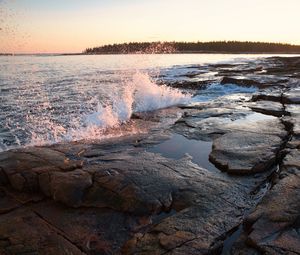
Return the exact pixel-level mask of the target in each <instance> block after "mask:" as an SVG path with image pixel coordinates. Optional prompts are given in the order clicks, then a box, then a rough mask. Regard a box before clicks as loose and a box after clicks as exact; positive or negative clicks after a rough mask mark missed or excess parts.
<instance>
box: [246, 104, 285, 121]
mask: <svg viewBox="0 0 300 255" xmlns="http://www.w3.org/2000/svg"><path fill="white" fill-rule="evenodd" d="M249 107H250V108H251V109H252V110H253V111H255V112H259V113H262V114H268V115H272V116H276V117H281V116H284V115H285V114H286V112H285V109H284V107H283V105H282V104H281V103H279V102H271V101H265V100H261V101H257V102H255V103H251V104H249Z"/></svg>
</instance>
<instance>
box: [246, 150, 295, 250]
mask: <svg viewBox="0 0 300 255" xmlns="http://www.w3.org/2000/svg"><path fill="white" fill-rule="evenodd" d="M299 159H300V152H299V150H294V151H293V152H292V153H290V154H288V156H287V157H286V158H285V159H284V162H283V166H282V172H281V174H282V177H281V178H280V180H278V182H277V184H275V186H274V187H273V188H272V189H271V190H270V192H269V193H268V194H267V195H266V196H265V197H264V198H263V200H262V201H261V203H260V204H259V206H258V207H257V208H256V210H255V211H254V212H253V213H252V214H251V215H250V216H249V217H248V218H247V224H248V225H250V226H251V231H250V233H249V235H248V239H247V243H248V244H249V245H250V246H254V247H257V248H258V249H259V250H260V251H262V252H266V253H268V254H278V253H280V254H298V253H299V252H300V245H299V243H300V233H299V228H300V221H299V220H300V218H299V213H300V191H299V185H300V163H299V162H300V161H299Z"/></svg>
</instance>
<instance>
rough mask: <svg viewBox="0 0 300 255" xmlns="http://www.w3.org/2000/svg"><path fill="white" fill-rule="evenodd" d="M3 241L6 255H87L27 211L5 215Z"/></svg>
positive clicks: (0, 225)
mask: <svg viewBox="0 0 300 255" xmlns="http://www.w3.org/2000/svg"><path fill="white" fill-rule="evenodd" d="M0 240H1V241H2V242H1V243H0V251H1V253H2V254H48V255H50V254H51V255H52V254H53V255H54V254H66V255H67V254H74V255H77V254H78V255H81V254H84V253H83V252H82V251H81V250H80V249H78V247H76V246H75V245H74V244H73V243H71V242H70V241H69V240H68V239H66V238H65V237H64V235H63V234H62V232H61V231H59V230H58V229H55V228H53V227H51V226H50V225H49V224H48V223H47V222H46V221H45V220H44V219H42V218H41V217H39V216H38V215H37V214H35V213H34V212H32V211H30V210H27V209H17V210H14V211H13V212H10V213H8V214H5V215H1V217H0Z"/></svg>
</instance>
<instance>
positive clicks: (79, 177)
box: [45, 170, 93, 207]
mask: <svg viewBox="0 0 300 255" xmlns="http://www.w3.org/2000/svg"><path fill="white" fill-rule="evenodd" d="M92 183H93V182H92V178H91V175H90V174H89V173H88V172H85V171H83V170H74V171H71V172H52V173H50V184H49V185H50V193H51V196H52V198H53V199H54V200H55V201H60V202H62V203H64V204H66V205H68V206H72V207H78V206H80V205H81V204H82V200H83V196H84V194H85V192H86V191H87V189H88V188H90V187H91V186H92ZM45 195H47V194H45Z"/></svg>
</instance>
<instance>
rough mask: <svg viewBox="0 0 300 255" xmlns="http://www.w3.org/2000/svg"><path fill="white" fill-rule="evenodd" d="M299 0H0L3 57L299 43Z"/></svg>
mask: <svg viewBox="0 0 300 255" xmlns="http://www.w3.org/2000/svg"><path fill="white" fill-rule="evenodd" d="M299 10H300V1H298V0H286V1H284V2H283V1H274V0H273V1H271V0H265V1H263V2H262V1H260V0H253V1H251V2H245V1H240V0H210V1H208V0H198V1H197V0H187V1H184V2H182V1H179V0H173V1H171V0H165V1H159V0H153V1H137V0H124V1H120V0H115V1H107V0H101V1H96V0H87V1H80V0H74V1H72V2H70V1H69V0H60V1H59V0H52V1H50V0H45V1H38V0H23V1H8V0H7V1H0V15H1V16H2V17H3V18H2V19H0V53H1V52H11V53H63V52H68V53H71V52H82V51H83V50H84V49H85V48H88V47H96V46H100V45H103V44H108V43H123V42H130V41H137V42H142V41H215V40H216V41H221V40H238V41H264V42H284V43H291V44H300V31H299V30H300V28H299V24H300V15H299V14H298V11H299Z"/></svg>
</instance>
